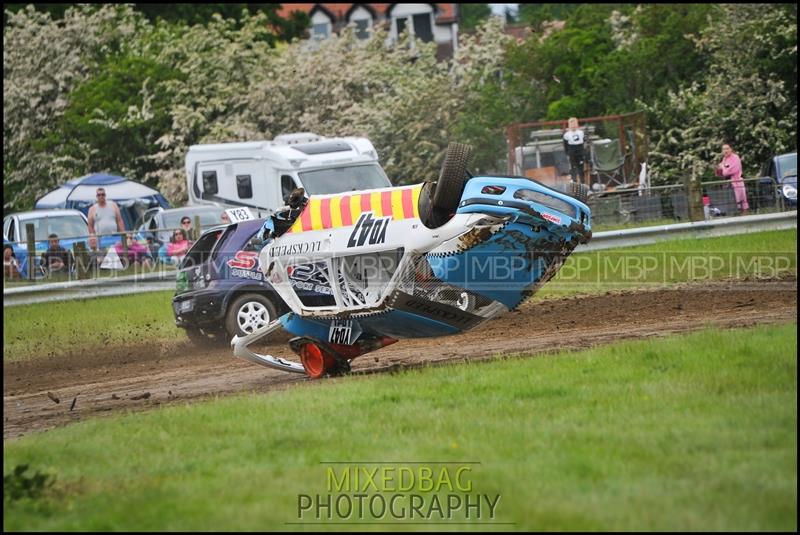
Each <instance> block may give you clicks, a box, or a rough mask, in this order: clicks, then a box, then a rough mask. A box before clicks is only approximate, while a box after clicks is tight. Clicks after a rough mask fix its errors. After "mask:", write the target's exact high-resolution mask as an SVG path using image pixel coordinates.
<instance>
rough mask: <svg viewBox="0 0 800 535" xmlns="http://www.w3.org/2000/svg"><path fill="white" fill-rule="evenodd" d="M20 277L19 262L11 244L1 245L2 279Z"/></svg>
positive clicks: (12, 279)
mask: <svg viewBox="0 0 800 535" xmlns="http://www.w3.org/2000/svg"><path fill="white" fill-rule="evenodd" d="M20 278H21V276H20V274H19V264H18V263H17V257H16V255H15V254H14V249H13V248H12V247H11V245H5V246H3V280H7V281H14V280H19V279H20Z"/></svg>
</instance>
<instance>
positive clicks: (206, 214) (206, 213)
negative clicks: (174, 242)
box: [164, 208, 223, 228]
mask: <svg viewBox="0 0 800 535" xmlns="http://www.w3.org/2000/svg"><path fill="white" fill-rule="evenodd" d="M222 212H223V210H222V208H220V209H215V210H203V211H195V212H188V211H187V212H172V213H169V214H164V228H178V227H180V226H181V219H183V218H184V217H188V218H189V219H191V220H192V226H194V216H196V215H199V216H200V225H201V226H204V227H205V226H207V225H217V224H219V223H220V221H221V219H220V217H221V215H222Z"/></svg>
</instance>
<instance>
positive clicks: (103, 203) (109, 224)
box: [89, 188, 125, 236]
mask: <svg viewBox="0 0 800 535" xmlns="http://www.w3.org/2000/svg"><path fill="white" fill-rule="evenodd" d="M96 193H97V202H96V203H94V204H93V205H92V207H91V208H89V234H97V235H99V236H103V235H106V234H113V233H115V232H123V231H124V230H125V223H123V222H122V213H121V212H120V211H119V206H117V203H115V202H114V201H108V200H106V190H105V188H97V192H96Z"/></svg>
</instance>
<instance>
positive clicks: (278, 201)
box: [186, 132, 391, 210]
mask: <svg viewBox="0 0 800 535" xmlns="http://www.w3.org/2000/svg"><path fill="white" fill-rule="evenodd" d="M186 177H187V180H188V191H189V204H217V205H224V206H250V207H253V208H256V209H267V210H274V209H277V208H279V207H281V206H283V205H284V200H285V198H286V196H287V195H288V194H289V193H291V192H292V190H294V189H295V188H298V187H302V188H305V190H306V194H307V195H324V194H329V193H342V192H345V191H352V190H359V191H361V190H368V189H377V188H387V187H391V182H390V181H389V179H388V178H387V176H386V173H385V172H384V171H383V168H382V167H381V166H380V164H379V163H378V152H377V151H376V150H375V147H374V146H373V145H372V143H371V142H370V141H369V140H368V139H366V138H359V137H343V138H325V137H322V136H318V135H316V134H313V133H310V132H301V133H296V134H284V135H280V136H278V137H276V138H275V139H274V140H272V141H253V142H243V143H219V144H209V145H192V146H191V147H189V152H188V154H187V155H186Z"/></svg>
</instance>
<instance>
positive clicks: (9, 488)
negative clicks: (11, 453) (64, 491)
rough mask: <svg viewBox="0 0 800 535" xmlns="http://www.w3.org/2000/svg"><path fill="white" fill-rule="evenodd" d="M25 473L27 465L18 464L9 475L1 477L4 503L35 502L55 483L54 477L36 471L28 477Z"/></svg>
mask: <svg viewBox="0 0 800 535" xmlns="http://www.w3.org/2000/svg"><path fill="white" fill-rule="evenodd" d="M27 471H28V465H27V464H18V465H16V466H15V467H14V469H13V470H12V471H11V472H10V473H8V474H5V475H3V501H4V503H10V502H11V503H13V502H16V501H18V500H22V499H23V498H28V499H31V500H36V499H38V498H40V497H41V496H42V494H43V493H44V492H45V491H46V490H47V489H48V488H49V487H51V486H52V485H53V483H54V482H55V476H51V475H48V474H43V473H41V472H39V471H38V470H37V471H36V472H34V473H33V474H31V475H30V476H28V475H26V472H27Z"/></svg>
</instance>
